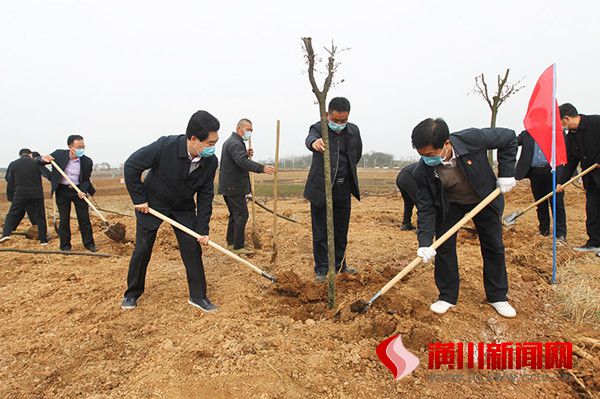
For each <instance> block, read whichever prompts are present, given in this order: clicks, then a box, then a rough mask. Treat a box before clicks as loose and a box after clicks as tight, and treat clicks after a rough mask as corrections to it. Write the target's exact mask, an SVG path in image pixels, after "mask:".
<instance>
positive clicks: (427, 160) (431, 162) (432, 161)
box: [421, 155, 442, 166]
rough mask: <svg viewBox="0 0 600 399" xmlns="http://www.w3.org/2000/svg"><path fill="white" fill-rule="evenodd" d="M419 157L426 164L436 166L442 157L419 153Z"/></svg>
mask: <svg viewBox="0 0 600 399" xmlns="http://www.w3.org/2000/svg"><path fill="white" fill-rule="evenodd" d="M421 159H422V160H423V162H425V164H426V165H428V166H436V165H439V164H441V163H442V157H441V156H440V155H436V156H435V157H426V156H424V155H421Z"/></svg>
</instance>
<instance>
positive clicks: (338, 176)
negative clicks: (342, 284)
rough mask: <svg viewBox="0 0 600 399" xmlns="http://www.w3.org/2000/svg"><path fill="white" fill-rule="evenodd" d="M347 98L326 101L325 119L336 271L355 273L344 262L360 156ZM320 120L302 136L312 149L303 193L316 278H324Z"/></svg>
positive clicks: (323, 199)
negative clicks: (310, 223) (306, 204)
mask: <svg viewBox="0 0 600 399" xmlns="http://www.w3.org/2000/svg"><path fill="white" fill-rule="evenodd" d="M349 114H350V102H349V101H348V100H347V99H346V98H344V97H335V98H333V99H332V100H331V101H330V102H329V106H328V112H327V119H328V129H327V130H328V131H327V134H328V135H329V136H328V137H329V149H330V154H331V155H330V156H331V158H330V161H331V180H332V181H331V184H332V194H333V227H334V234H333V235H334V241H335V266H336V272H342V273H357V271H356V270H355V269H353V268H351V267H349V266H348V265H347V263H346V245H347V243H348V227H349V224H350V212H351V196H352V195H354V197H355V198H356V199H358V200H360V191H359V187H358V174H357V171H356V165H357V164H358V162H359V161H360V158H361V157H362V140H361V138H360V131H359V129H358V126H356V125H355V124H353V123H348V116H349ZM322 137H323V135H322V130H321V123H320V122H317V123H315V124H314V125H312V126H311V127H310V129H309V132H308V137H307V138H306V142H305V143H306V147H307V148H308V149H309V150H310V151H312V153H313V157H312V163H311V166H310V171H309V173H308V179H307V181H306V186H305V188H304V197H305V198H306V199H308V200H309V201H310V213H311V222H312V235H313V256H314V259H315V266H314V267H315V274H316V280H317V281H319V282H324V281H325V280H326V278H327V270H328V258H327V218H326V208H325V179H324V170H323V162H324V157H323V152H324V151H325V145H324V142H323V139H322Z"/></svg>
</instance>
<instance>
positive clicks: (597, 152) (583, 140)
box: [558, 115, 600, 189]
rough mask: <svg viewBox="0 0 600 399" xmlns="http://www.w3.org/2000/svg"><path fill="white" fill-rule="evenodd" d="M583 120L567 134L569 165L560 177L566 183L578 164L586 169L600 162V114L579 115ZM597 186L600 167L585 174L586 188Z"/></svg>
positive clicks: (598, 184) (584, 182)
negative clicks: (574, 129) (575, 128)
mask: <svg viewBox="0 0 600 399" xmlns="http://www.w3.org/2000/svg"><path fill="white" fill-rule="evenodd" d="M579 116H580V117H581V121H580V122H579V126H578V127H577V130H576V131H574V132H569V133H568V134H567V142H566V144H567V159H568V162H567V165H566V167H565V169H564V173H562V175H561V177H560V178H559V179H558V182H559V183H561V184H562V183H565V182H566V181H567V180H569V178H570V177H571V176H573V174H574V173H575V169H576V168H577V165H579V164H580V163H581V169H582V170H585V169H587V168H589V167H590V166H592V165H593V164H594V163H600V115H579ZM592 185H593V186H595V187H596V189H598V188H600V169H596V170H594V171H592V172H590V173H588V174H587V175H585V176H583V186H584V187H585V188H586V189H589V188H590V187H592Z"/></svg>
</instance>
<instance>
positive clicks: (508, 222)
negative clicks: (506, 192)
mask: <svg viewBox="0 0 600 399" xmlns="http://www.w3.org/2000/svg"><path fill="white" fill-rule="evenodd" d="M598 166H599V165H598V164H597V163H596V164H593V165H592V166H590V167H589V168H587V169H586V170H584V171H583V172H581V173H580V174H578V175H577V176H575V177H573V178H572V179H571V180H569V181H568V182H566V183H565V184H563V185H562V186H563V187H565V186H568V185H569V184H572V183H573V182H574V181H576V180H577V179H579V178H580V177H582V176H585V175H587V174H588V173H590V172H591V171H592V170H594V169H596V168H597V167H598ZM550 197H552V192H549V193H548V194H546V195H544V196H543V197H542V198H540V199H539V200H537V201H535V202H534V203H533V204H531V205H529V206H527V208H525V209H522V210H520V211H515V212H513V213H511V214H510V215H507V216H505V217H504V218H503V219H502V223H503V224H504V225H505V226H512V225H513V224H515V223H517V218H519V217H521V216H522V215H523V214H525V213H526V212H528V211H530V210H531V209H533V208H535V207H536V206H538V205H539V204H541V203H542V202H544V201H547V200H548V198H550Z"/></svg>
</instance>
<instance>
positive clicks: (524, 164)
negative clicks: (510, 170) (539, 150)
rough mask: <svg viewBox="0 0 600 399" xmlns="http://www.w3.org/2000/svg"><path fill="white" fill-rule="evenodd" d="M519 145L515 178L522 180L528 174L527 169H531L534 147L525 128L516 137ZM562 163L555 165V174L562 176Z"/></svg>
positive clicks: (533, 142) (531, 138)
mask: <svg viewBox="0 0 600 399" xmlns="http://www.w3.org/2000/svg"><path fill="white" fill-rule="evenodd" d="M517 140H518V141H519V146H521V155H520V156H519V160H518V161H517V166H516V168H515V179H517V180H522V179H524V178H526V177H528V175H529V169H531V161H532V160H533V151H534V149H535V140H534V139H533V137H531V135H530V134H529V132H527V130H523V131H522V132H521V133H520V134H519V136H518V137H517ZM564 168H565V167H564V165H559V166H557V167H556V176H557V178H558V177H559V176H562V174H563V173H564Z"/></svg>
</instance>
